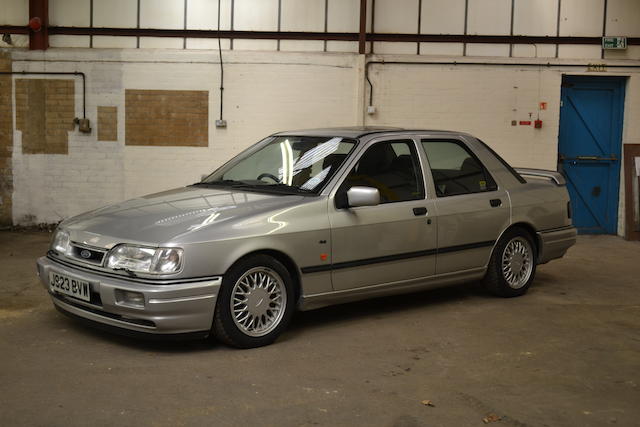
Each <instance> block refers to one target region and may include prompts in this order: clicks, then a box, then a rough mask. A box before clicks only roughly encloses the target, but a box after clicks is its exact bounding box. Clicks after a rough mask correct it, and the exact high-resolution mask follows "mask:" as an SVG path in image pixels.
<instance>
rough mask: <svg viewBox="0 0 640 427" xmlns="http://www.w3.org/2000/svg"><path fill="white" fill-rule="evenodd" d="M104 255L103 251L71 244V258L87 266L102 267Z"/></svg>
mask: <svg viewBox="0 0 640 427" xmlns="http://www.w3.org/2000/svg"><path fill="white" fill-rule="evenodd" d="M106 253H107V252H106V251H105V250H100V249H96V248H90V247H87V246H81V245H78V244H75V243H72V244H71V257H72V258H75V259H77V260H78V261H82V262H87V263H89V264H94V265H102V262H103V261H104V257H105V255H106Z"/></svg>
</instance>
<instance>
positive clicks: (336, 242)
mask: <svg viewBox="0 0 640 427" xmlns="http://www.w3.org/2000/svg"><path fill="white" fill-rule="evenodd" d="M353 186H366V187H374V188H377V189H378V191H379V192H380V199H381V203H380V204H379V205H377V206H362V207H355V208H348V207H344V206H343V205H342V202H339V200H340V199H341V198H342V199H344V194H345V193H346V191H347V190H348V189H349V188H351V187H353ZM334 197H335V199H336V200H338V203H333V201H332V203H331V206H330V207H329V220H330V222H331V242H332V251H331V252H332V259H331V263H332V268H333V270H332V282H333V288H334V289H335V290H347V289H355V288H359V287H362V286H375V285H382V284H388V283H393V282H406V281H409V280H413V279H420V278H423V277H428V276H431V275H433V274H434V272H435V260H436V226H437V224H436V219H437V218H436V217H435V206H434V202H433V200H430V199H427V198H426V197H425V190H424V180H423V171H422V167H421V162H420V157H419V155H418V151H417V149H416V145H415V142H414V141H413V140H411V139H395V140H383V141H376V142H374V143H372V144H370V145H368V146H367V147H366V149H365V150H364V153H363V154H362V156H361V157H359V159H358V160H357V162H356V163H355V165H354V166H353V167H352V168H351V170H350V172H349V173H348V175H347V176H346V177H345V179H344V181H343V182H342V184H341V185H340V187H339V188H338V190H337V192H336V194H335V196H334Z"/></svg>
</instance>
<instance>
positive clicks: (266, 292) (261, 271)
mask: <svg viewBox="0 0 640 427" xmlns="http://www.w3.org/2000/svg"><path fill="white" fill-rule="evenodd" d="M294 299H295V294H294V291H293V280H292V278H291V274H290V273H289V271H288V270H287V268H286V267H285V266H284V265H282V263H280V262H279V261H278V260H276V259H274V258H272V257H270V256H267V255H260V254H259V255H252V256H249V257H247V258H245V259H242V260H240V261H238V262H237V263H236V264H234V265H233V266H232V267H231V268H230V269H229V271H228V272H227V274H225V276H224V278H223V280H222V286H221V288H220V291H219V293H218V301H217V303H216V310H215V314H214V319H213V326H212V329H213V334H214V335H215V337H216V338H217V339H218V340H220V341H222V342H224V343H225V344H227V345H230V346H232V347H237V348H254V347H261V346H264V345H268V344H271V343H272V342H273V341H275V340H276V338H278V336H279V335H280V334H281V333H282V332H283V331H284V330H285V329H286V327H287V325H288V324H289V322H290V321H291V316H292V315H293V311H294V307H295V301H294Z"/></svg>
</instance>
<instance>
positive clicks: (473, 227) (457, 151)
mask: <svg viewBox="0 0 640 427" xmlns="http://www.w3.org/2000/svg"><path fill="white" fill-rule="evenodd" d="M421 145H422V147H423V149H424V151H425V153H426V155H427V159H428V162H429V166H430V169H431V171H430V173H431V176H432V178H433V184H434V186H435V194H436V197H437V200H436V209H437V215H438V226H437V229H438V257H437V261H436V263H437V265H436V274H445V273H450V272H454V271H460V270H469V269H473V268H478V267H483V266H485V265H486V264H487V262H488V261H489V257H490V256H491V250H492V248H493V245H494V244H495V242H496V240H497V239H498V237H499V236H500V234H501V233H502V231H503V230H504V229H505V228H506V227H508V225H509V222H510V219H511V218H510V205H509V197H508V195H507V192H506V191H505V190H504V189H502V188H499V187H498V185H497V183H496V181H495V180H494V179H493V177H492V176H491V174H490V173H489V171H488V170H487V169H486V168H485V167H484V165H483V164H482V163H481V162H480V160H479V159H478V158H477V156H476V155H475V154H474V153H473V151H472V150H471V149H470V148H469V147H468V146H467V145H466V144H465V142H464V141H463V140H461V139H449V138H447V139H443V138H423V139H421Z"/></svg>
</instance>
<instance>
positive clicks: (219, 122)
mask: <svg viewBox="0 0 640 427" xmlns="http://www.w3.org/2000/svg"><path fill="white" fill-rule="evenodd" d="M216 127H217V128H226V127H227V121H226V120H216Z"/></svg>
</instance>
